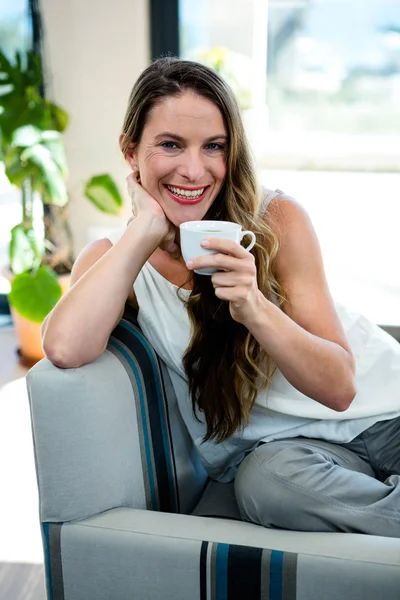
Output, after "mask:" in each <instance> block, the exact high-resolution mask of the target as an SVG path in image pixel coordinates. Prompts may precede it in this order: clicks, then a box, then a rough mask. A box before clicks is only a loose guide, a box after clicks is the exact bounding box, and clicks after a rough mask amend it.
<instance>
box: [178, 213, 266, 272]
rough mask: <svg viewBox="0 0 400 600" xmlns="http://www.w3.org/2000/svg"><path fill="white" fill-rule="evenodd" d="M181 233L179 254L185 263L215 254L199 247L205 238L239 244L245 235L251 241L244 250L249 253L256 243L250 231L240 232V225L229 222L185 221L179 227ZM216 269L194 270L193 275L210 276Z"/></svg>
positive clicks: (215, 251)
mask: <svg viewBox="0 0 400 600" xmlns="http://www.w3.org/2000/svg"><path fill="white" fill-rule="evenodd" d="M180 232H181V252H182V256H183V258H184V259H185V262H188V261H189V260H192V259H193V258H196V257H197V256H205V255H207V254H217V250H206V248H203V247H202V246H200V242H201V241H202V240H204V239H206V238H221V239H225V240H233V241H234V242H237V243H238V244H240V242H241V241H242V239H243V238H244V236H245V235H250V236H251V238H252V241H251V242H250V244H249V245H248V246H246V250H248V251H249V252H250V250H251V249H252V248H253V246H254V244H255V243H256V236H255V235H254V233H253V232H252V231H242V227H241V225H238V224H237V223H231V222H230V221H186V223H182V224H181V225H180ZM217 271H218V269H213V268H209V269H195V270H194V272H195V273H199V274H200V275H212V274H213V273H216V272H217Z"/></svg>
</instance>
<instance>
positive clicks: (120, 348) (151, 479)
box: [108, 338, 158, 509]
mask: <svg viewBox="0 0 400 600" xmlns="http://www.w3.org/2000/svg"><path fill="white" fill-rule="evenodd" d="M108 343H109V344H110V345H111V346H114V348H116V349H117V350H118V351H119V352H121V354H122V355H123V356H124V358H125V359H126V360H127V361H128V363H129V366H130V368H131V369H132V371H133V374H134V376H135V379H136V384H137V386H138V391H139V402H140V412H141V416H142V428H143V437H144V447H145V452H146V460H147V472H148V474H149V483H150V495H151V501H152V505H153V508H154V509H155V508H156V507H158V503H157V499H156V498H157V496H156V491H155V483H154V473H153V469H152V461H151V452H150V443H149V426H148V423H147V419H146V409H145V402H144V393H143V387H142V382H141V379H140V375H139V372H138V370H137V368H136V365H135V363H134V362H133V360H132V358H131V357H130V356H129V354H128V352H127V351H126V350H125V347H124V346H123V344H121V343H120V342H118V341H116V340H115V338H113V339H110V340H109V342H108Z"/></svg>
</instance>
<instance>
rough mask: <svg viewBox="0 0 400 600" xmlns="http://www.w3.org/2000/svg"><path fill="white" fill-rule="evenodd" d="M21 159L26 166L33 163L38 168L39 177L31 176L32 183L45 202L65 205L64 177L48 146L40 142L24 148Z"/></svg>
mask: <svg viewBox="0 0 400 600" xmlns="http://www.w3.org/2000/svg"><path fill="white" fill-rule="evenodd" d="M21 161H22V162H25V161H26V163H27V165H28V166H29V164H33V165H35V166H37V167H38V168H39V170H40V174H41V177H40V178H38V177H36V178H32V184H33V186H34V188H35V189H36V190H38V191H39V192H40V193H42V194H43V199H44V201H45V202H48V203H49V204H55V205H56V206H65V205H66V204H67V203H68V194H67V187H66V184H65V179H64V177H63V174H62V172H61V170H60V168H59V166H58V165H57V163H56V162H55V161H54V160H53V156H52V153H51V151H50V150H49V148H46V147H45V146H43V145H42V144H35V145H34V146H31V147H29V148H26V150H24V151H23V152H22V154H21Z"/></svg>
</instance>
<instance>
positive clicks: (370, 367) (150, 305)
mask: <svg viewBox="0 0 400 600" xmlns="http://www.w3.org/2000/svg"><path fill="white" fill-rule="evenodd" d="M134 290H135V294H136V298H137V301H138V305H139V314H138V322H139V325H140V327H141V329H142V331H143V333H144V335H145V336H146V338H147V339H148V340H149V342H150V344H151V345H152V346H153V348H154V349H155V351H156V352H157V354H158V355H159V356H160V357H161V359H162V360H163V361H164V362H165V364H166V365H167V367H168V371H169V374H170V377H171V381H172V384H173V386H174V389H175V393H176V397H177V402H178V406H179V409H180V412H181V414H182V417H183V419H184V421H185V423H186V426H187V428H188V431H189V433H190V435H191V437H192V439H193V441H194V444H195V446H196V448H197V450H198V452H199V454H200V457H201V460H202V462H203V465H204V467H205V469H206V470H207V471H208V473H209V475H210V476H211V477H212V478H213V479H216V480H218V481H222V482H229V481H231V480H232V479H233V478H234V476H235V473H236V470H237V467H238V465H239V464H240V462H241V461H242V460H243V458H244V456H245V455H246V453H247V452H248V451H250V450H251V449H252V448H254V447H255V446H256V445H257V443H258V442H260V441H264V442H269V441H272V440H279V439H283V438H293V437H299V436H303V437H307V438H316V439H322V440H326V441H331V442H338V443H340V442H342V443H345V442H350V441H351V440H352V439H354V438H355V437H356V436H357V435H359V434H360V433H361V432H362V431H364V430H365V429H367V428H368V427H370V426H371V425H373V424H374V423H376V422H377V421H381V420H386V419H390V418H394V417H396V416H399V415H400V344H398V343H397V342H396V340H394V339H393V338H392V337H391V336H390V335H389V334H387V333H385V332H384V331H383V330H381V329H380V328H379V327H377V326H376V325H374V324H373V323H371V322H370V321H368V319H366V318H365V317H363V316H361V315H359V314H355V313H350V312H349V311H347V310H346V309H345V307H344V306H342V305H339V304H337V305H336V308H337V311H338V314H339V318H340V320H341V322H342V325H343V327H344V330H345V332H346V335H347V339H348V341H349V344H350V347H351V348H352V351H353V353H354V356H355V359H356V364H357V369H356V380H357V395H356V397H355V399H354V401H353V402H352V404H351V406H350V408H349V409H348V410H347V411H345V412H340V413H338V412H335V411H333V410H331V409H329V408H327V407H325V406H323V405H321V404H319V403H318V402H316V401H314V400H312V399H310V398H308V397H307V396H305V395H304V394H302V393H301V392H299V391H298V390H296V389H295V388H294V387H293V386H292V385H291V384H290V383H289V382H288V381H287V380H286V379H285V377H283V375H282V374H281V373H280V372H279V371H277V372H276V373H275V375H274V377H273V380H272V384H271V386H270V387H269V388H268V389H267V391H261V392H260V393H259V395H258V397H257V400H256V404H255V406H254V407H253V410H252V413H251V420H250V424H249V426H247V427H245V429H244V430H243V431H238V432H236V433H235V434H234V435H233V436H232V437H231V438H230V439H229V440H227V441H225V442H222V443H220V444H216V443H215V442H213V441H208V442H205V443H203V442H202V440H203V437H204V435H205V432H206V427H205V423H204V422H200V423H199V422H198V421H197V420H196V419H195V418H194V416H193V412H192V401H191V398H190V395H189V389H188V381H187V377H186V374H185V371H184V368H183V364H182V357H183V354H184V352H185V350H186V348H187V346H188V344H189V340H190V335H191V330H190V329H191V326H190V321H189V317H188V314H187V310H186V308H185V305H184V302H185V300H186V299H187V298H188V297H189V295H190V293H191V292H190V290H184V289H179V288H178V287H177V286H176V285H174V284H172V283H171V282H170V281H168V280H167V279H165V278H164V277H163V276H162V275H161V274H160V273H158V271H156V269H155V268H154V267H153V266H152V265H151V264H150V263H149V262H146V263H145V264H144V266H143V268H142V269H141V271H140V273H139V275H138V277H137V279H136V281H135V284H134ZM198 417H199V418H200V419H201V413H198Z"/></svg>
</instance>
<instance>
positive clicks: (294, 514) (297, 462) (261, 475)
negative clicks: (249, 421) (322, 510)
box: [235, 440, 329, 529]
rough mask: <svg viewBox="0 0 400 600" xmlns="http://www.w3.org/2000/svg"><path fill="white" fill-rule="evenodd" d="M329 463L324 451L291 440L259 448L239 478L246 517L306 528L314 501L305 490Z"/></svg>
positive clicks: (273, 524)
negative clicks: (316, 450) (318, 451)
mask: <svg viewBox="0 0 400 600" xmlns="http://www.w3.org/2000/svg"><path fill="white" fill-rule="evenodd" d="M328 463H329V458H328V457H327V456H324V455H323V454H322V453H316V452H315V450H314V449H313V448H310V447H308V446H307V445H304V446H303V445H301V444H296V443H293V442H288V441H287V440H286V441H282V442H270V443H269V444H263V445H262V446H259V447H257V448H256V449H255V450H254V451H253V452H251V454H249V456H247V457H246V458H245V460H244V461H243V462H242V464H241V465H240V467H239V470H238V473H237V476H236V479H235V495H236V501H237V504H238V507H239V510H240V514H241V517H242V519H243V520H246V521H251V522H253V523H258V524H260V525H263V526H264V527H279V528H282V529H303V526H304V525H305V522H306V521H308V515H309V513H310V508H311V506H310V505H311V504H312V502H313V501H312V498H311V497H310V496H309V494H308V493H305V491H306V490H307V488H308V490H309V491H311V489H310V487H312V483H315V480H316V479H319V478H320V477H325V476H326V469H327V467H328ZM328 468H329V467H328Z"/></svg>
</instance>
